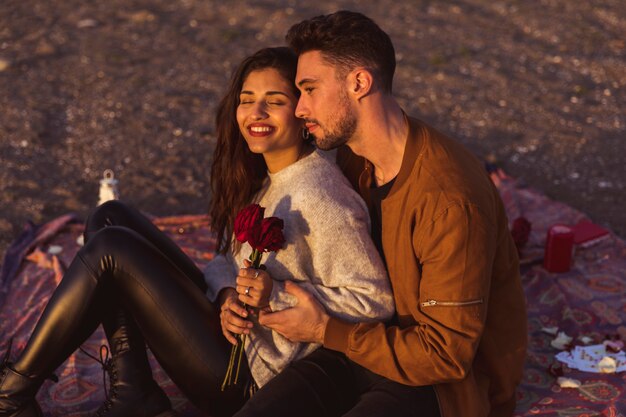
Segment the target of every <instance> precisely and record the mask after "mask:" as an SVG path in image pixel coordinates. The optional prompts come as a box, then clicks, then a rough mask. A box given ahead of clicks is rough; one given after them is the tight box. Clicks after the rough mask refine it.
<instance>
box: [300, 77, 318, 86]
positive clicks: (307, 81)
mask: <svg viewBox="0 0 626 417" xmlns="http://www.w3.org/2000/svg"><path fill="white" fill-rule="evenodd" d="M316 81H317V80H316V79H314V78H304V79H302V80H300V81H298V87H302V85H303V84H311V83H314V82H316Z"/></svg>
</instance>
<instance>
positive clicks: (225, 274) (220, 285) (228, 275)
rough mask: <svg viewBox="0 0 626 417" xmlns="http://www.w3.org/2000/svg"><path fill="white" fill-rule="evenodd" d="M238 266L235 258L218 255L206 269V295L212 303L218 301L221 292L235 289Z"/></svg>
mask: <svg viewBox="0 0 626 417" xmlns="http://www.w3.org/2000/svg"><path fill="white" fill-rule="evenodd" d="M236 278H237V266H236V265H235V260H234V258H233V256H232V255H231V254H230V253H229V254H227V255H222V254H216V255H215V257H214V258H213V259H212V260H211V261H210V262H209V263H208V264H207V265H206V267H205V268H204V281H205V282H206V284H207V292H206V295H207V297H208V298H209V300H210V301H211V302H215V301H216V300H217V296H218V295H219V293H220V291H222V290H223V289H224V288H226V287H233V288H234V287H235V285H236V284H235V280H236Z"/></svg>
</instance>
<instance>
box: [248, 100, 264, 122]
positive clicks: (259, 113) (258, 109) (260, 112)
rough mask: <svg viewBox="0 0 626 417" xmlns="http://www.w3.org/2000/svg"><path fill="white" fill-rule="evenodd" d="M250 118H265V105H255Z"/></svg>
mask: <svg viewBox="0 0 626 417" xmlns="http://www.w3.org/2000/svg"><path fill="white" fill-rule="evenodd" d="M251 116H252V117H253V118H254V120H261V119H265V118H266V117H267V109H266V107H265V103H255V104H254V107H253V108H252V113H251Z"/></svg>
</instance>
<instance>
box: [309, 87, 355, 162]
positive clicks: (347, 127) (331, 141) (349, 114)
mask: <svg viewBox="0 0 626 417" xmlns="http://www.w3.org/2000/svg"><path fill="white" fill-rule="evenodd" d="M339 108H340V109H342V110H343V111H342V112H341V113H340V114H338V115H337V116H336V117H335V118H334V121H335V124H334V126H332V127H331V128H329V129H326V128H325V127H322V126H320V127H321V128H322V131H323V132H324V137H323V138H321V139H320V138H316V137H315V135H313V137H314V138H315V144H316V145H317V147H318V148H320V149H322V150H325V151H328V150H331V149H335V148H338V147H340V146H341V145H343V144H345V143H346V142H347V141H348V140H350V139H351V138H352V136H354V132H356V125H357V120H356V117H355V116H354V112H353V111H352V107H351V106H350V101H349V100H348V97H346V95H345V94H344V95H343V96H342V97H341V99H340V103H339Z"/></svg>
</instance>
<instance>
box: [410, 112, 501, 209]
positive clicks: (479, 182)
mask: <svg viewBox="0 0 626 417" xmlns="http://www.w3.org/2000/svg"><path fill="white" fill-rule="evenodd" d="M409 121H410V123H411V132H412V134H413V137H412V138H409V140H413V141H415V142H417V141H419V143H420V146H419V150H418V151H417V152H418V153H419V154H418V155H417V157H416V158H415V161H414V163H413V166H412V175H411V176H410V178H411V180H410V182H411V183H412V187H411V188H413V189H414V190H415V192H416V193H418V194H420V196H421V198H420V200H421V201H425V202H430V203H431V204H435V205H436V206H437V207H445V206H448V205H450V204H458V205H466V204H474V205H479V206H485V205H490V204H491V203H492V202H493V193H494V189H493V186H492V184H491V180H490V179H489V176H488V175H487V172H486V170H485V168H484V165H483V164H482V163H481V162H480V160H479V159H478V157H477V156H476V155H474V154H473V153H472V152H470V151H469V150H468V149H467V148H466V147H465V146H464V145H463V144H462V143H460V142H459V141H457V140H456V139H453V138H451V137H450V136H448V135H446V134H444V133H442V132H440V131H439V130H437V129H436V128H434V127H432V126H430V125H429V124H428V123H426V122H423V121H421V120H419V119H416V118H413V117H409ZM433 209H434V210H436V208H434V207H433Z"/></svg>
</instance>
